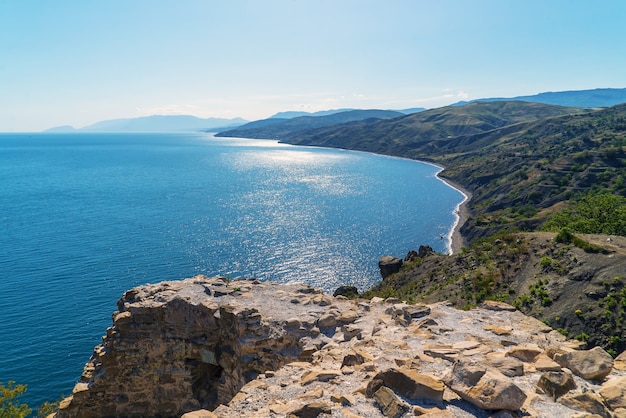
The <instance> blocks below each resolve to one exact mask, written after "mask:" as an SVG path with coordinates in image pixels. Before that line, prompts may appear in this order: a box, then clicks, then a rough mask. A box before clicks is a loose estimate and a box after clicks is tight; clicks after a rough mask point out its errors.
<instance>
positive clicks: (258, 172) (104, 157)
mask: <svg viewBox="0 0 626 418" xmlns="http://www.w3.org/2000/svg"><path fill="white" fill-rule="evenodd" d="M439 171H441V168H440V167H437V166H435V165H431V164H427V163H422V162H417V161H412V160H408V159H401V158H393V157H386V156H380V155H374V154H369V153H363V152H353V151H346V150H337V149H326V148H314V147H301V146H291V145H286V144H281V143H278V142H277V141H274V140H257V139H242V138H216V137H215V136H213V135H212V134H209V133H171V134H168V133H159V134H154V133H143V134H139V133H134V134H119V133H116V134H111V133H88V134H85V133H73V134H44V133H41V134H26V133H24V134H0V184H1V187H0V225H1V233H0V382H3V383H5V384H6V383H7V382H8V381H15V382H17V383H19V384H25V385H27V391H26V393H25V395H24V396H23V397H22V398H21V400H22V401H23V402H26V403H28V404H29V405H30V406H31V407H34V408H36V407H38V406H39V405H40V404H41V403H42V402H44V401H56V400H59V399H60V398H61V396H62V395H69V394H71V392H72V388H73V386H74V384H75V382H76V381H77V380H78V378H79V377H80V374H81V371H82V368H83V366H84V364H85V363H86V362H87V360H88V359H89V357H90V355H91V353H92V351H93V347H94V346H95V345H97V344H99V343H100V342H101V336H102V335H104V333H105V331H106V328H107V327H109V326H111V324H112V321H111V314H112V313H113V311H114V310H115V309H116V302H117V300H118V299H119V298H120V297H121V295H122V294H123V293H124V291H125V290H128V289H130V288H132V287H135V286H139V285H143V284H146V283H155V282H159V281H163V280H176V279H182V278H187V277H192V276H194V275H197V274H204V275H207V276H215V275H221V276H225V277H228V278H231V279H236V278H258V279H260V280H268V281H272V282H277V283H287V282H304V283H308V284H310V285H313V286H316V287H319V288H322V289H324V290H326V291H328V292H333V291H334V290H335V289H336V288H337V287H339V286H341V285H352V286H356V287H358V288H359V289H360V290H366V289H368V288H369V287H371V286H372V285H374V284H376V283H377V282H378V281H380V279H381V277H380V273H379V270H378V264H377V263H378V259H379V258H380V257H381V256H382V255H395V256H399V257H403V256H404V255H405V254H406V253H407V252H408V251H409V250H411V249H417V248H418V247H419V246H420V245H430V246H431V247H433V248H434V249H435V250H436V251H438V252H442V253H447V252H450V242H451V232H452V228H453V226H454V225H455V222H457V220H458V216H457V214H456V213H457V212H456V211H457V210H458V205H459V204H460V203H461V202H462V201H463V200H464V198H465V196H464V195H463V194H462V193H461V192H460V191H458V190H456V189H454V188H452V187H451V186H449V185H448V184H446V183H444V182H443V181H442V180H441V179H439V178H438V177H437V173H438V172H439Z"/></svg>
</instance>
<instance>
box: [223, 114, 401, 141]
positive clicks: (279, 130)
mask: <svg viewBox="0 0 626 418" xmlns="http://www.w3.org/2000/svg"><path fill="white" fill-rule="evenodd" d="M400 116H403V114H402V113H400V112H395V111H392V110H349V111H345V112H339V113H332V114H330V115H323V116H299V117H295V118H270V119H264V120H260V121H255V122H251V123H248V124H246V125H243V126H241V127H239V128H237V129H232V130H229V131H224V132H220V133H219V134H217V135H216V136H225V137H241V138H257V139H278V140H283V139H285V138H287V137H290V136H292V135H294V134H296V133H298V132H303V131H306V130H309V129H318V128H322V127H327V126H333V125H337V124H342V123H348V122H356V121H363V120H371V119H389V118H396V117H400Z"/></svg>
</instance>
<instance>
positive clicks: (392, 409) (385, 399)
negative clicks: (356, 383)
mask: <svg viewBox="0 0 626 418" xmlns="http://www.w3.org/2000/svg"><path fill="white" fill-rule="evenodd" d="M374 400H375V401H376V403H377V404H378V406H379V407H380V410H381V412H382V413H383V415H385V416H386V417H388V418H400V417H401V416H403V415H404V414H406V413H407V412H409V410H410V408H409V406H408V405H407V404H405V403H404V402H402V400H401V399H400V398H398V396H397V395H396V394H395V393H393V391H392V390H391V389H389V388H388V387H386V386H381V387H380V388H379V389H378V390H377V391H376V392H375V393H374Z"/></svg>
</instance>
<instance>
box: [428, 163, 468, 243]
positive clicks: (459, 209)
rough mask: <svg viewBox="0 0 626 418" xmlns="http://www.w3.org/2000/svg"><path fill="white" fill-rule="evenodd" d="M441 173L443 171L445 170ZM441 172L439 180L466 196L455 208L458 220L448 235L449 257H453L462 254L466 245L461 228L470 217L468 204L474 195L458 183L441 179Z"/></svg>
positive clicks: (438, 176)
mask: <svg viewBox="0 0 626 418" xmlns="http://www.w3.org/2000/svg"><path fill="white" fill-rule="evenodd" d="M441 171H443V168H442V170H441ZM441 171H440V172H439V173H437V178H439V180H441V181H443V182H444V183H446V184H447V185H448V186H450V187H452V188H453V189H456V190H458V191H459V192H461V194H462V195H463V196H464V198H463V200H462V201H461V203H459V204H458V205H456V207H455V208H454V215H455V217H456V220H455V222H454V225H453V226H452V229H451V230H450V233H449V234H448V242H449V244H448V249H449V255H452V254H457V253H459V252H461V249H462V248H463V247H464V246H465V244H466V242H465V239H464V238H463V236H462V235H461V227H462V226H463V224H464V223H465V221H466V220H467V218H468V217H469V210H468V208H467V203H468V202H469V201H470V199H471V198H472V194H471V193H470V192H469V191H467V190H466V189H465V188H464V187H463V186H461V185H459V184H458V183H456V182H453V181H451V180H448V179H445V178H443V177H441V176H440V175H439V174H440V173H441Z"/></svg>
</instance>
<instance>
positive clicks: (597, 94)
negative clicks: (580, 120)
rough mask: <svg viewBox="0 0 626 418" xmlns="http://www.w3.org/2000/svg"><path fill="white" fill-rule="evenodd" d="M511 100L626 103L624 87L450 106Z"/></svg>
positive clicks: (600, 104)
mask: <svg viewBox="0 0 626 418" xmlns="http://www.w3.org/2000/svg"><path fill="white" fill-rule="evenodd" d="M512 100H518V101H523V102H533V103H543V104H551V105H558V106H569V107H610V106H615V105H618V104H621V103H626V88H623V89H615V88H605V89H593V90H570V91H559V92H545V93H539V94H535V95H532V96H517V97H510V98H503V97H494V98H486V99H476V100H471V101H461V102H457V103H454V104H453V105H452V106H464V105H466V104H468V103H475V102H496V101H512Z"/></svg>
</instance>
